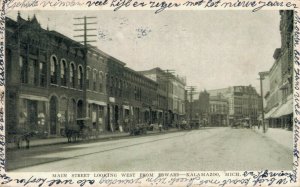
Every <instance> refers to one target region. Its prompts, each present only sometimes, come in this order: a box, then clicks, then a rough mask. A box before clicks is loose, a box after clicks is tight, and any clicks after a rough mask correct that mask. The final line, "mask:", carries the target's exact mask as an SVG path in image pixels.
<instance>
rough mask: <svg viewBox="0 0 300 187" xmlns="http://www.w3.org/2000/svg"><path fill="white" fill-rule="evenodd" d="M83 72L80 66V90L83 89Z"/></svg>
mask: <svg viewBox="0 0 300 187" xmlns="http://www.w3.org/2000/svg"><path fill="white" fill-rule="evenodd" d="M82 81H83V70H82V67H81V66H79V67H78V85H79V89H81V90H82V88H83V82H82Z"/></svg>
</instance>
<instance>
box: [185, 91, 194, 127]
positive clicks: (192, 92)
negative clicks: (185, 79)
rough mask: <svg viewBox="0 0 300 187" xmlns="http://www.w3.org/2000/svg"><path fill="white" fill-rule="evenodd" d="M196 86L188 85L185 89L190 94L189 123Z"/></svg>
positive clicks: (191, 116)
mask: <svg viewBox="0 0 300 187" xmlns="http://www.w3.org/2000/svg"><path fill="white" fill-rule="evenodd" d="M195 90H196V86H188V87H187V91H188V93H189V95H190V115H189V121H190V123H191V121H192V118H193V95H194V93H195Z"/></svg>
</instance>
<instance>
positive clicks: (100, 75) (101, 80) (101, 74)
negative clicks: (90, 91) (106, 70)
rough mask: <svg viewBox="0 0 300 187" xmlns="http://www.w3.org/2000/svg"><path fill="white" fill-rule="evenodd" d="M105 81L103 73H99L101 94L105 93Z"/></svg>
mask: <svg viewBox="0 0 300 187" xmlns="http://www.w3.org/2000/svg"><path fill="white" fill-rule="evenodd" d="M103 79H104V77H103V73H102V72H100V73H99V91H100V92H103Z"/></svg>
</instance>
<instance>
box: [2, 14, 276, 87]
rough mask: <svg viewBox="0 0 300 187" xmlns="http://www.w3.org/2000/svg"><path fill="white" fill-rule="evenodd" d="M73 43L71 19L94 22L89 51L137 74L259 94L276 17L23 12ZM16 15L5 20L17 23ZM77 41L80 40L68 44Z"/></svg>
mask: <svg viewBox="0 0 300 187" xmlns="http://www.w3.org/2000/svg"><path fill="white" fill-rule="evenodd" d="M33 14H35V15H36V17H37V19H38V21H39V23H40V24H41V26H42V27H43V28H47V26H48V27H49V29H50V30H56V31H58V32H61V33H62V34H64V35H66V36H68V37H70V38H73V36H75V35H80V34H82V33H79V32H74V31H73V30H74V29H79V28H80V27H78V26H74V25H73V24H74V23H79V22H80V21H78V20H75V19H73V18H75V17H82V16H95V17H96V19H91V20H90V21H91V22H97V25H89V27H90V28H96V29H97V30H96V31H90V32H89V34H96V35H97V37H90V40H97V42H95V43H91V44H92V45H95V46H97V47H98V48H99V49H100V50H102V51H104V52H105V53H107V54H109V55H111V56H113V57H115V58H117V59H119V60H121V61H123V62H125V63H126V65H127V66H128V67H130V68H132V69H134V70H136V71H139V70H147V69H152V68H154V67H160V68H161V69H163V70H166V69H170V70H175V72H176V74H178V75H180V76H185V77H186V80H187V86H196V87H197V90H198V91H202V90H204V89H206V90H211V89H218V88H225V87H229V86H237V85H245V86H248V85H252V86H254V87H255V88H256V89H257V91H258V92H259V80H258V77H259V76H258V72H261V71H267V70H269V69H270V68H271V66H272V64H273V63H274V59H273V53H274V50H275V49H276V48H279V47H280V45H281V43H280V41H281V39H280V31H279V23H280V15H279V12H278V11H273V10H262V11H258V12H255V13H253V12H251V11H248V10H239V11H238V10H227V11H225V10H222V11H220V10H218V11H216V10H206V11H186V10H185V11H164V12H162V13H159V14H154V12H153V11H138V10H136V11H126V10H122V11H117V12H113V11H110V10H106V11H86V12H84V11H53V10H52V11H45V10H43V11H22V12H21V16H22V17H23V18H26V19H27V17H28V16H29V17H30V18H32V16H33ZM16 15H17V12H8V13H7V16H8V17H11V18H13V19H16ZM73 39H75V40H77V41H78V40H80V39H79V38H73Z"/></svg>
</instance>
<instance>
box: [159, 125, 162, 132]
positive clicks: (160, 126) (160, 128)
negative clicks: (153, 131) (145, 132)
mask: <svg viewBox="0 0 300 187" xmlns="http://www.w3.org/2000/svg"><path fill="white" fill-rule="evenodd" d="M158 129H159V132H161V131H162V124H161V123H160V124H159V125H158Z"/></svg>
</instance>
